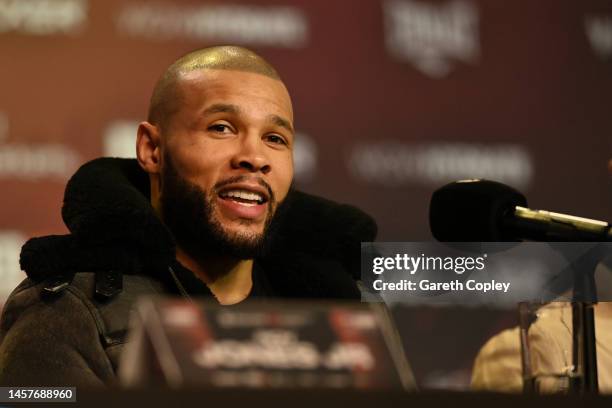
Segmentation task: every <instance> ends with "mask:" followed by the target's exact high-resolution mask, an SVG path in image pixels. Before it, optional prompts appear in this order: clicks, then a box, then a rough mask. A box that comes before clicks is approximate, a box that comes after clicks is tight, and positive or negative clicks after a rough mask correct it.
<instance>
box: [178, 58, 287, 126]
mask: <svg viewBox="0 0 612 408" xmlns="http://www.w3.org/2000/svg"><path fill="white" fill-rule="evenodd" d="M253 84H256V85H257V89H256V90H255V91H253V88H252V86H251V87H249V85H253ZM177 85H178V86H177V88H178V89H179V91H180V94H182V97H183V98H185V97H186V99H190V100H191V102H193V103H202V102H207V104H213V103H218V102H222V101H219V100H217V101H213V100H207V99H208V98H207V97H209V96H211V94H212V93H213V91H214V94H215V96H217V97H220V98H221V99H223V96H230V95H233V96H237V97H240V96H243V95H245V94H246V91H247V87H248V90H250V91H251V92H252V93H253V94H258V95H260V96H261V97H262V98H265V99H269V100H274V101H275V102H276V103H277V104H278V105H279V107H281V108H283V109H286V110H287V111H288V115H289V116H290V118H288V119H290V120H293V108H292V104H291V97H290V96H289V92H288V91H287V89H286V88H285V85H284V84H283V83H282V82H281V81H280V80H277V79H272V78H270V77H268V76H264V75H261V74H257V73H252V72H244V71H237V70H218V69H203V70H194V71H190V72H185V73H181V74H180V76H179V78H178V81H177ZM243 91H244V92H243Z"/></svg>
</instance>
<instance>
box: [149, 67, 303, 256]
mask: <svg viewBox="0 0 612 408" xmlns="http://www.w3.org/2000/svg"><path fill="white" fill-rule="evenodd" d="M179 94H180V96H181V99H180V103H179V106H180V108H179V109H178V111H177V112H176V113H174V114H173V115H172V117H171V118H170V119H169V120H168V124H167V126H166V128H165V129H164V135H163V140H164V145H163V146H162V152H163V155H162V157H163V161H162V177H161V179H162V185H161V203H162V214H163V216H164V220H165V221H166V222H169V227H170V228H171V229H174V231H173V232H174V233H175V235H177V240H178V241H179V244H185V243H184V242H181V238H183V240H194V239H198V238H199V237H200V236H201V235H203V234H211V233H212V234H213V235H216V237H214V238H215V239H216V241H219V240H221V241H222V242H223V243H224V244H225V246H226V247H227V246H228V245H229V246H233V247H239V248H241V247H243V248H247V250H246V251H245V250H242V249H239V250H238V251H234V253H233V254H234V255H236V254H238V256H242V257H248V256H250V255H252V251H249V248H254V247H257V246H258V244H259V243H261V241H262V239H263V236H264V234H265V231H266V227H267V226H268V225H269V224H270V221H271V219H272V216H273V215H274V213H275V211H276V209H277V207H278V204H279V203H280V202H282V201H283V200H284V199H285V197H286V195H287V193H288V190H289V186H290V184H291V181H292V178H293V154H292V152H293V142H294V139H293V138H294V135H293V111H292V108H291V100H290V98H289V94H288V92H287V90H286V89H285V87H284V85H283V84H282V83H281V82H280V81H277V80H274V79H272V78H268V77H266V76H263V75H260V74H255V73H248V72H240V71H224V70H207V71H194V72H191V73H188V74H185V75H184V76H183V77H182V80H181V81H180V84H179ZM169 212H170V214H169ZM177 223H178V225H172V224H177ZM199 224H207V225H199ZM173 227H175V228H173ZM177 230H178V231H177ZM181 235H184V236H182V237H181ZM200 241H202V240H200ZM204 241H207V240H204ZM189 244H191V245H194V244H197V243H195V242H190V243H189ZM199 244H200V245H201V244H203V242H200V243H199ZM185 249H187V248H185ZM230 249H231V248H230ZM230 252H232V251H231V250H230Z"/></svg>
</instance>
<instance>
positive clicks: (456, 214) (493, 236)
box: [429, 179, 527, 242]
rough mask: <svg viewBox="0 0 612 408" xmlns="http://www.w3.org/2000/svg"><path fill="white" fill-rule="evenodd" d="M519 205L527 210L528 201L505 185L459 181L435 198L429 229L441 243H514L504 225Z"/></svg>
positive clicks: (438, 191)
mask: <svg viewBox="0 0 612 408" xmlns="http://www.w3.org/2000/svg"><path fill="white" fill-rule="evenodd" d="M516 206H522V207H527V199H526V198H525V197H524V196H523V195H522V194H521V193H519V192H518V191H516V190H515V189H513V188H512V187H509V186H507V185H505V184H502V183H498V182H495V181H490V180H479V179H473V180H461V181H455V182H453V183H450V184H447V185H445V186H444V187H441V188H440V189H438V190H436V191H435V192H434V193H433V195H432V196H431V203H430V205H429V226H430V228H431V232H432V234H433V236H434V237H435V238H436V239H437V240H438V241H441V242H495V241H514V240H515V238H513V237H512V236H511V235H510V234H509V233H508V232H506V231H504V228H503V225H502V224H503V219H504V217H506V216H508V215H510V214H512V213H513V212H514V207H516Z"/></svg>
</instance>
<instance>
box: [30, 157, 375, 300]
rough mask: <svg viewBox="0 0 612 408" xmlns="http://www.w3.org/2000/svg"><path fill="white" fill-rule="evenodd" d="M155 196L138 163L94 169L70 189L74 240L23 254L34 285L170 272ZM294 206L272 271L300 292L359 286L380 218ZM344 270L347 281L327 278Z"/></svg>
mask: <svg viewBox="0 0 612 408" xmlns="http://www.w3.org/2000/svg"><path fill="white" fill-rule="evenodd" d="M149 194H150V192H149V179H148V176H147V174H146V173H145V172H144V171H143V170H142V169H141V168H140V166H139V165H138V163H137V161H136V160H134V159H117V158H100V159H96V160H93V161H91V162H88V163H86V164H85V165H83V166H82V167H81V168H80V169H79V170H78V171H77V172H76V174H75V175H74V176H73V177H72V178H71V179H70V181H69V182H68V185H67V186H66V192H65V196H64V205H63V208H62V217H63V219H64V222H65V223H66V226H67V227H68V229H69V230H70V232H71V234H69V235H55V236H47V237H41V238H33V239H31V240H29V241H28V242H27V243H26V244H25V245H24V247H23V248H22V252H21V259H20V263H21V268H22V269H23V270H24V271H25V272H26V273H27V274H28V276H29V277H30V278H32V279H34V280H42V279H46V278H48V277H49V276H53V275H56V274H61V273H66V272H78V271H102V270H110V269H113V270H120V271H122V272H123V273H145V272H146V273H149V272H150V271H153V270H163V271H165V270H166V267H167V265H169V264H170V263H171V262H172V261H173V260H174V251H175V244H174V239H173V237H172V235H171V233H170V232H169V231H168V230H167V229H166V228H165V226H164V225H163V224H162V223H161V221H160V220H159V218H158V217H157V216H156V215H155V213H154V211H153V208H152V207H151V205H150V202H149ZM288 199H289V200H290V201H291V205H290V206H289V210H288V214H287V216H286V217H285V218H284V220H285V222H283V224H282V225H281V226H280V227H279V230H278V235H277V238H276V239H275V240H274V242H273V244H272V250H271V251H270V256H268V257H266V259H264V260H262V261H263V262H262V263H263V264H264V265H266V268H267V269H266V271H268V270H269V271H270V273H273V274H274V273H275V272H274V271H277V272H276V273H278V275H279V276H278V279H280V281H285V280H286V281H287V284H288V285H290V286H294V289H291V290H294V291H298V292H299V291H300V290H301V289H300V288H304V289H305V286H309V285H310V286H311V290H308V291H307V292H310V291H315V292H316V291H317V290H319V289H317V288H316V286H317V285H319V284H321V285H324V284H323V283H322V282H318V281H319V280H322V281H329V280H330V279H331V280H332V281H334V280H337V281H338V282H337V283H338V284H339V285H342V284H343V283H342V282H343V281H344V280H345V278H351V280H352V279H358V278H359V274H360V266H359V262H360V256H359V253H360V252H359V251H360V242H362V241H373V240H374V239H375V236H376V224H375V223H374V221H373V220H372V218H371V217H369V216H368V215H367V214H365V213H363V212H362V211H360V210H358V209H357V208H355V207H352V206H348V205H341V204H337V203H334V202H332V201H329V200H325V199H323V198H320V197H315V196H312V195H309V194H305V193H302V192H298V191H294V190H293V191H291V192H290V194H289V196H288ZM313 263H314V264H316V265H313ZM313 268H314V269H316V270H313ZM339 268H340V269H342V270H344V271H345V272H346V274H341V275H346V276H337V273H334V274H333V276H332V275H331V272H329V273H327V272H325V271H326V270H327V271H331V270H336V269H339ZM306 269H308V270H306ZM290 271H292V272H295V273H291V272H290ZM298 271H300V272H299V273H298ZM301 275H305V276H301ZM308 280H310V281H309V282H306V281H308ZM344 283H346V282H344ZM313 285H314V287H313ZM334 286H335V285H334ZM291 290H289V291H288V292H291ZM306 295H308V294H307V293H306Z"/></svg>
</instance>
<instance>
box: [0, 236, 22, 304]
mask: <svg viewBox="0 0 612 408" xmlns="http://www.w3.org/2000/svg"><path fill="white" fill-rule="evenodd" d="M25 241H26V237H25V236H24V235H23V234H22V233H20V232H18V231H7V230H5V231H0V282H2V284H1V285H0V307H1V306H2V304H3V303H4V301H5V300H6V298H7V297H8V295H9V294H10V293H11V291H12V290H13V289H14V288H15V287H16V286H17V285H18V284H19V282H21V281H22V280H23V279H24V278H25V274H24V273H23V272H21V268H20V267H19V253H20V252H21V246H22V245H23V244H24V243H25Z"/></svg>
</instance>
